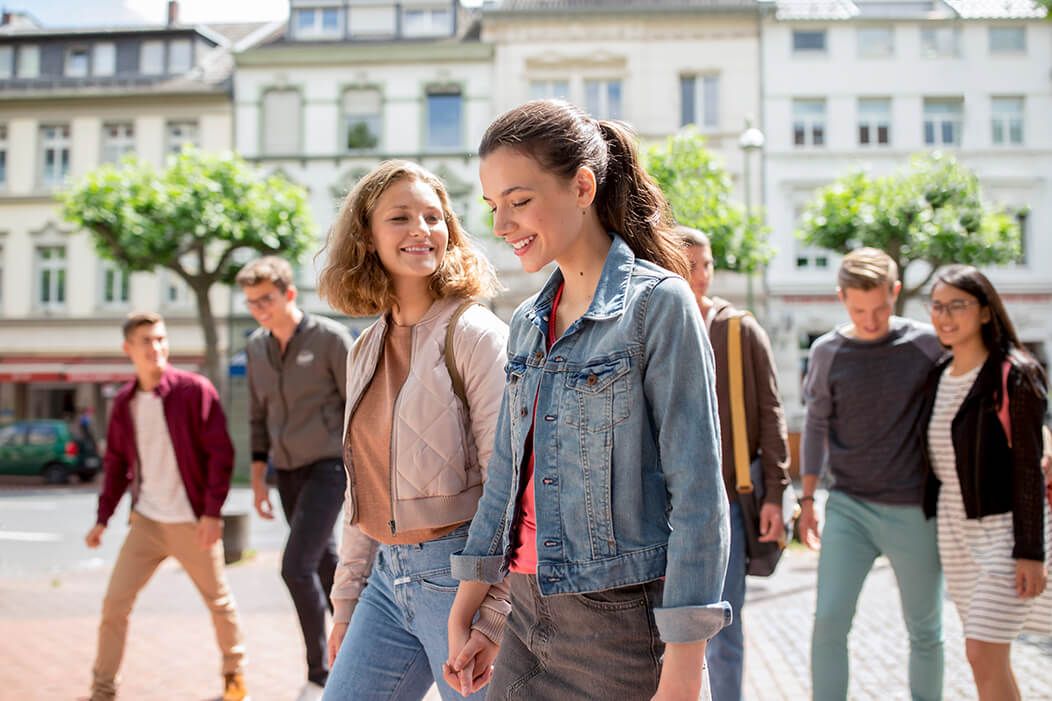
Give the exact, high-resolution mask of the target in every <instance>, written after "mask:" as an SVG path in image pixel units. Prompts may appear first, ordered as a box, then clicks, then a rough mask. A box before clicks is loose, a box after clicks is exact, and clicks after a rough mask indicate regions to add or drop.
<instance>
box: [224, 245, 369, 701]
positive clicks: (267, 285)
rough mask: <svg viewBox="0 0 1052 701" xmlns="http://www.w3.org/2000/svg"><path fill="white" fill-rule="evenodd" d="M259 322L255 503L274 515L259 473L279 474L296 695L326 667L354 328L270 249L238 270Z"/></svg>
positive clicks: (322, 676) (252, 382) (312, 686)
mask: <svg viewBox="0 0 1052 701" xmlns="http://www.w3.org/2000/svg"><path fill="white" fill-rule="evenodd" d="M237 282H238V284H239V285H240V286H241V288H242V290H243V291H244V293H245V304H246V305H247V306H248V309H249V311H250V312H251V314H252V316H253V317H254V318H255V319H256V321H258V322H259V325H260V327H261V328H259V329H257V330H256V331H255V332H254V333H253V334H252V336H251V337H249V339H248V345H247V346H246V348H245V354H246V369H247V374H248V388H249V406H250V410H249V415H250V421H251V429H252V437H251V442H252V490H253V492H254V493H255V505H256V511H257V512H259V515H260V516H261V517H263V518H268V519H269V518H273V517H274V510H273V507H272V506H271V503H270V494H269V490H268V488H267V485H266V483H265V481H264V475H265V473H266V469H267V461H268V459H269V460H270V462H271V463H272V464H273V466H274V468H275V469H276V473H277V483H278V494H279V495H280V496H281V507H282V510H283V511H284V512H285V518H286V519H287V520H288V523H289V539H288V541H287V542H286V544H285V553H284V555H283V557H282V562H281V576H282V578H283V579H284V580H285V585H286V586H287V587H288V590H289V594H291V596H292V602H293V604H294V606H295V607H296V613H297V615H298V616H299V620H300V628H301V629H302V631H303V641H304V643H305V644H306V647H307V683H306V684H305V686H304V687H303V691H302V692H301V694H300V696H299V698H298V700H297V701H313V700H314V699H320V698H321V695H322V689H323V687H324V686H325V681H326V680H327V679H328V676H329V667H328V652H327V648H326V644H327V639H328V636H327V635H326V631H325V610H326V608H328V609H330V610H331V608H332V607H331V604H330V602H329V592H330V591H331V589H332V580H333V575H334V573H335V571H336V565H337V563H338V553H337V549H336V540H335V537H334V535H333V527H334V526H335V524H336V519H337V518H338V517H339V514H340V509H341V507H342V506H343V495H344V489H345V486H346V477H345V473H344V469H343V408H344V402H345V400H346V391H347V351H348V350H349V349H350V347H351V335H350V333H349V332H348V330H347V329H346V328H345V327H344V326H343V325H341V324H339V323H337V322H335V321H332V320H331V319H327V318H325V317H322V316H312V315H309V314H307V313H306V312H304V311H302V310H301V309H300V308H299V307H298V306H297V305H296V286H295V285H294V284H293V278H292V267H291V266H290V265H289V264H288V263H287V262H286V261H284V260H281V259H280V258H275V257H273V256H267V257H265V258H260V259H258V260H254V261H252V262H251V263H249V264H248V265H246V266H245V267H244V268H242V269H241V272H240V273H238V276H237Z"/></svg>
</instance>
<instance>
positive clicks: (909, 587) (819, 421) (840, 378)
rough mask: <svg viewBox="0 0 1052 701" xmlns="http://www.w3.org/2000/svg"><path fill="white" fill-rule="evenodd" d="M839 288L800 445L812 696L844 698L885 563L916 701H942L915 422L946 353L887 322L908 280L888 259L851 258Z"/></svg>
mask: <svg viewBox="0 0 1052 701" xmlns="http://www.w3.org/2000/svg"><path fill="white" fill-rule="evenodd" d="M837 284H838V287H837V294H838V295H839V296H840V300H841V301H842V302H843V303H844V306H845V307H846V308H847V312H848V316H849V317H850V319H851V323H849V324H846V325H844V326H841V327H839V328H837V329H834V330H833V331H830V332H829V333H827V334H825V335H824V336H822V337H821V338H819V339H818V340H817V341H815V343H814V346H812V349H811V360H810V363H809V365H808V369H807V377H806V378H805V380H804V399H805V400H806V402H807V414H806V418H805V420H804V432H803V435H802V437H801V447H800V460H801V473H802V475H803V492H804V494H803V497H801V499H800V502H801V508H802V512H801V515H800V522H799V529H800V534H801V537H802V538H803V539H804V542H805V543H807V544H808V545H809V546H810V547H812V548H814V549H817V548H818V547H819V545H821V555H820V557H819V563H818V595H817V604H816V607H815V625H814V634H813V638H812V641H811V681H812V689H813V698H814V699H815V701H834V700H835V701H842V700H843V699H846V698H847V692H848V652H847V636H848V632H849V631H850V630H851V623H852V619H853V618H854V614H855V607H856V605H857V603H858V597H859V594H860V592H861V590H862V584H863V582H864V581H865V579H866V576H867V575H868V574H869V571H870V569H871V568H872V566H873V561H874V560H876V558H877V557H878V556H880V555H886V556H887V558H888V560H889V562H890V563H891V566H892V568H893V569H894V571H895V578H896V581H897V582H898V585H899V592H900V597H901V600H902V611H903V615H904V617H905V619H906V627H907V629H908V630H909V638H910V639H909V645H910V662H909V680H910V692H911V695H912V698H913V699H914V701H918V700H920V699H931V700H933V701H934V700H935V699H940V698H942V677H943V649H942V589H943V580H942V571H941V569H940V567H939V552H938V546H937V543H936V538H935V520H934V519H931V520H926V519H925V517H924V512H923V510H922V492H923V486H924V475H925V466H924V457H923V451H922V441H923V440H924V433H923V432H924V430H925V427H924V426H922V425H921V424H920V422H919V418H920V411H921V404H922V401H921V399H922V394H923V391H924V387H925V383H926V381H927V378H928V374H929V373H930V372H931V370H932V368H933V367H934V366H935V363H936V361H937V360H938V359H939V357H940V356H941V355H942V354H943V349H942V346H941V345H940V344H939V340H938V338H937V337H936V336H935V333H934V330H933V329H932V328H931V326H929V325H927V324H922V323H919V322H916V321H913V320H910V319H904V318H901V317H896V316H892V311H893V310H894V307H895V300H896V298H897V297H898V293H899V289H900V288H901V283H900V282H899V279H898V269H897V266H896V265H895V263H894V261H892V260H891V258H890V257H889V256H888V255H887V254H886V253H883V252H882V251H878V250H875V249H872V248H861V249H858V250H855V251H852V252H851V253H849V254H848V255H847V256H845V258H844V261H843V263H842V264H841V266H840V271H839V273H838V275H837ZM827 462H828V465H829V471H830V473H831V475H832V478H833V486H832V489H831V491H830V494H829V500H828V501H827V502H826V507H825V519H826V523H825V527H824V529H822V533H821V536H819V532H818V526H819V524H818V519H817V517H816V516H815V512H814V493H815V489H816V487H817V486H818V478H819V476H820V474H821V472H822V469H823V466H824V465H826V464H827Z"/></svg>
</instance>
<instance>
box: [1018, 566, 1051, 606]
mask: <svg viewBox="0 0 1052 701" xmlns="http://www.w3.org/2000/svg"><path fill="white" fill-rule="evenodd" d="M1047 583H1048V573H1047V572H1046V571H1045V563H1043V562H1039V561H1038V560H1016V561H1015V590H1016V593H1017V594H1018V595H1019V598H1020V599H1032V598H1034V597H1035V596H1040V595H1041V592H1043V591H1045V585H1046V584H1047Z"/></svg>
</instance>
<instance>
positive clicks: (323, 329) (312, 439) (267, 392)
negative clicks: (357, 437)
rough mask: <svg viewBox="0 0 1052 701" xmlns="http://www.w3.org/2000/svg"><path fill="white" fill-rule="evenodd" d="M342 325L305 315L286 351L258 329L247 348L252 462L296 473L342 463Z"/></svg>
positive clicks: (346, 345)
mask: <svg viewBox="0 0 1052 701" xmlns="http://www.w3.org/2000/svg"><path fill="white" fill-rule="evenodd" d="M351 344H352V341H351V334H350V332H349V331H348V330H347V327H345V326H344V325H343V324H340V323H338V322H335V321H333V320H332V319H328V318H326V317H323V316H313V315H310V314H307V313H306V312H304V314H303V319H302V320H301V321H300V323H299V326H297V327H296V331H295V333H293V335H292V338H290V339H289V343H288V345H287V346H286V347H285V354H284V355H282V353H281V347H280V345H279V344H278V341H277V339H276V338H274V336H273V335H272V334H271V333H270V332H269V331H267V330H266V329H262V328H260V329H256V331H255V332H253V334H252V335H251V336H250V337H249V339H248V345H247V346H246V347H245V355H246V363H245V364H246V373H247V375H248V390H249V421H250V423H251V428H252V436H251V442H252V459H253V460H266V459H267V457H268V456H269V457H270V458H271V459H272V460H273V462H274V467H276V468H277V469H279V470H292V469H295V468H298V467H304V466H306V465H310V464H312V463H314V462H317V461H318V460H323V459H326V458H330V459H336V460H342V456H343V440H342V439H343V407H344V401H345V400H346V391H347V351H348V350H349V349H350V347H351Z"/></svg>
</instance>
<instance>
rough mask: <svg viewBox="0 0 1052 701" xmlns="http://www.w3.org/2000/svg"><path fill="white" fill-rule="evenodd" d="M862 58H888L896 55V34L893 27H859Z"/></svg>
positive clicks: (860, 55)
mask: <svg viewBox="0 0 1052 701" xmlns="http://www.w3.org/2000/svg"><path fill="white" fill-rule="evenodd" d="M857 37H858V55H859V57H860V58H888V57H889V56H892V55H893V54H894V53H895V32H894V30H893V29H892V28H891V27H859V29H858V34H857Z"/></svg>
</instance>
